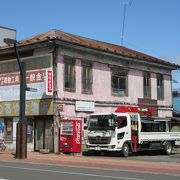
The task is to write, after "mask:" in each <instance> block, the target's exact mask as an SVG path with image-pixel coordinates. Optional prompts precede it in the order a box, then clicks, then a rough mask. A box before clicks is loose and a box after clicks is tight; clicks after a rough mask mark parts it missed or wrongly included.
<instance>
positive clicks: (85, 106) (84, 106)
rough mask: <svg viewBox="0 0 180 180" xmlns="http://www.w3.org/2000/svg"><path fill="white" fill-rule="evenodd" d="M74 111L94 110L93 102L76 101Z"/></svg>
mask: <svg viewBox="0 0 180 180" xmlns="http://www.w3.org/2000/svg"><path fill="white" fill-rule="evenodd" d="M76 111H85V112H94V102H89V101H76Z"/></svg>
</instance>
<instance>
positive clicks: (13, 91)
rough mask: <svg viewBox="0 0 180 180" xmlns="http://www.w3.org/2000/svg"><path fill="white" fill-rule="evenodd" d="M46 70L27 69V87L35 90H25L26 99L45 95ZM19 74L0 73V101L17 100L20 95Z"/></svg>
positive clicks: (39, 97)
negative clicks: (35, 90)
mask: <svg viewBox="0 0 180 180" xmlns="http://www.w3.org/2000/svg"><path fill="white" fill-rule="evenodd" d="M45 74H46V70H44V69H41V70H34V71H27V73H26V83H27V87H29V88H35V89H37V92H30V91H26V99H27V100H28V99H41V98H45V97H47V96H46V95H45V91H46V82H45ZM19 84H20V74H19V73H18V72H15V73H5V74H0V101H12V100H19V95H20V85H19Z"/></svg>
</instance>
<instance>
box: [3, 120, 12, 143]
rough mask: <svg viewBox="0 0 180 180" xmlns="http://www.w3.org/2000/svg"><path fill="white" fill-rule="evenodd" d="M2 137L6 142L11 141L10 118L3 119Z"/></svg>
mask: <svg viewBox="0 0 180 180" xmlns="http://www.w3.org/2000/svg"><path fill="white" fill-rule="evenodd" d="M4 139H5V141H6V142H12V141H13V119H12V118H5V119H4Z"/></svg>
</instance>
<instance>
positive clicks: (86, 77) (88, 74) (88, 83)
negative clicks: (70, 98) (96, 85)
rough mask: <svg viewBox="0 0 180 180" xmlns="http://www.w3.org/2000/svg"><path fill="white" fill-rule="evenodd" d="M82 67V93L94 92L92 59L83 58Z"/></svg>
mask: <svg viewBox="0 0 180 180" xmlns="http://www.w3.org/2000/svg"><path fill="white" fill-rule="evenodd" d="M81 67H82V78H81V84H82V94H92V93H93V91H92V88H93V87H92V84H93V64H92V62H91V61H88V60H82V61H81ZM84 70H85V74H84ZM84 86H85V87H84Z"/></svg>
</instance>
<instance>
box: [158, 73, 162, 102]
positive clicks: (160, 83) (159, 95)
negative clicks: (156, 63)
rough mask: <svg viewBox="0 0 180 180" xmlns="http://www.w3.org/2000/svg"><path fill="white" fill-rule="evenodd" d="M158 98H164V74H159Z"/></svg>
mask: <svg viewBox="0 0 180 180" xmlns="http://www.w3.org/2000/svg"><path fill="white" fill-rule="evenodd" d="M157 99H158V100H163V99H164V80H163V75H162V74H157Z"/></svg>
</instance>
